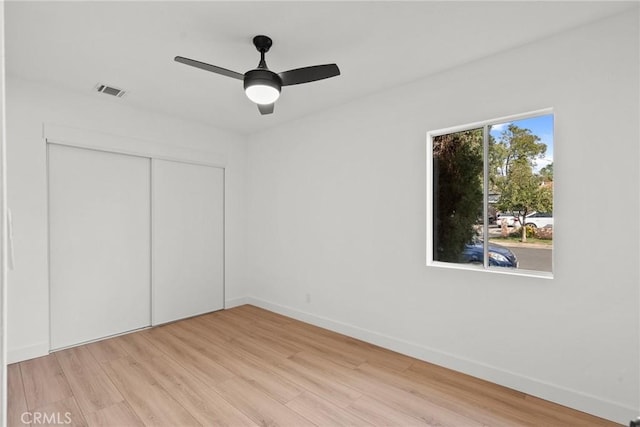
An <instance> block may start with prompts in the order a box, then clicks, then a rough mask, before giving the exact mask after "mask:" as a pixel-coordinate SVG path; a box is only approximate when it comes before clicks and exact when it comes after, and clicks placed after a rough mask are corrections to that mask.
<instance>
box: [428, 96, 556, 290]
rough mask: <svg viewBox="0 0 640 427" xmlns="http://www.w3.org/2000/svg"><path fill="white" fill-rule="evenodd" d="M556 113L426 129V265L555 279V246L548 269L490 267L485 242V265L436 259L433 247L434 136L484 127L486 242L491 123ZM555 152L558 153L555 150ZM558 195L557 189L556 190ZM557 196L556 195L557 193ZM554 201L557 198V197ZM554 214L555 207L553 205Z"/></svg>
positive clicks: (546, 111) (548, 110)
mask: <svg viewBox="0 0 640 427" xmlns="http://www.w3.org/2000/svg"><path fill="white" fill-rule="evenodd" d="M549 114H554V111H553V108H544V109H540V110H534V111H529V112H527V113H521V114H514V115H510V116H504V117H499V118H496V119H490V120H483V121H480V122H475V123H468V124H466V125H460V126H453V127H448V128H443V129H438V130H433V131H429V132H427V158H426V164H427V191H426V194H427V218H426V219H427V224H426V225H427V228H426V230H427V235H426V243H427V259H426V265H427V267H438V268H448V269H456V270H473V271H483V272H490V273H497V274H508V275H513V276H527V277H538V278H544V279H553V270H554V268H553V265H554V264H555V262H554V259H555V250H554V249H551V250H552V251H553V252H552V253H551V264H552V268H551V270H552V271H551V272H548V271H538V270H524V269H520V268H518V269H510V268H504V267H490V266H489V257H488V247H489V245H488V244H485V245H484V256H483V265H473V264H457V263H453V262H443V261H436V260H434V259H433V255H434V248H433V216H434V212H433V172H434V171H433V138H434V137H437V136H442V135H447V134H450V133H456V132H463V131H467V130H471V129H479V128H482V129H483V136H484V141H483V160H482V161H483V175H484V177H483V187H482V198H483V226H482V230H483V240H484V242H487V243H488V242H489V227H488V226H489V223H488V222H489V218H488V216H487V212H488V208H489V202H488V193H489V191H488V187H489V167H488V158H489V156H488V155H489V144H488V140H489V127H490V126H492V125H497V124H502V123H506V122H514V121H518V120H524V119H529V118H532V117H538V116H544V115H549ZM554 138H555V120H554ZM554 156H555V153H554ZM554 195H555V192H554ZM554 199H555V196H554ZM554 205H555V200H554ZM554 216H555V209H554Z"/></svg>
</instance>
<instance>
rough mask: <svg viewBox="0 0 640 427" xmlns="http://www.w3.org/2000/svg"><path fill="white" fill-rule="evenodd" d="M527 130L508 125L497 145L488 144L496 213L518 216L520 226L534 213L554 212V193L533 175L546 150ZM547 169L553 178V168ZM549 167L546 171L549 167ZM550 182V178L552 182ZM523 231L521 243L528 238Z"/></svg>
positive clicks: (494, 143) (542, 180)
mask: <svg viewBox="0 0 640 427" xmlns="http://www.w3.org/2000/svg"><path fill="white" fill-rule="evenodd" d="M539 141H540V138H539V137H538V136H536V135H533V134H532V133H531V131H530V130H529V129H523V128H520V127H518V126H516V125H513V124H510V125H509V126H508V127H507V129H506V130H505V131H504V132H503V133H502V135H500V138H499V139H498V140H497V141H496V140H493V141H490V148H489V152H490V159H489V164H490V166H491V168H492V170H491V171H490V177H489V179H490V183H491V185H492V186H494V187H495V189H496V190H497V192H498V193H499V194H500V199H499V202H498V209H500V210H502V211H512V212H515V213H517V215H518V218H519V219H520V223H521V224H524V218H525V217H526V216H527V215H528V214H529V213H532V212H534V211H541V212H551V211H553V193H552V190H551V188H550V187H549V186H547V185H543V182H544V179H543V177H542V176H541V175H537V174H534V173H533V167H534V166H535V161H536V159H538V158H541V157H543V156H544V154H545V152H546V149H547V146H546V144H544V143H542V142H539ZM549 166H550V168H549V169H547V171H548V172H550V174H551V177H553V164H551V165H549ZM549 166H548V167H549ZM552 179H553V178H552ZM522 228H523V231H522V241H526V239H527V235H526V231H525V229H524V227H522Z"/></svg>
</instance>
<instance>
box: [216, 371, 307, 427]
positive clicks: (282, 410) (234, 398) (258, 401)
mask: <svg viewBox="0 0 640 427" xmlns="http://www.w3.org/2000/svg"><path fill="white" fill-rule="evenodd" d="M213 388H214V389H215V390H216V391H217V392H218V393H220V395H222V397H224V398H225V400H227V401H228V402H229V403H231V404H232V405H234V406H236V407H239V408H242V411H243V412H244V413H245V414H246V415H247V416H248V417H249V418H251V419H252V420H253V421H254V422H255V423H257V424H258V425H260V426H296V427H303V426H313V425H314V424H313V423H311V422H310V421H309V420H307V419H306V418H303V417H301V416H300V415H298V414H297V413H296V412H294V411H292V410H291V409H289V408H287V407H286V406H284V405H282V404H281V403H279V402H277V401H276V400H274V399H272V398H270V397H269V396H267V395H266V394H264V393H262V392H261V391H258V390H256V389H254V388H253V387H251V384H249V383H247V382H246V381H244V380H243V379H240V378H235V379H231V380H227V381H225V382H223V383H219V384H216V385H214V386H213Z"/></svg>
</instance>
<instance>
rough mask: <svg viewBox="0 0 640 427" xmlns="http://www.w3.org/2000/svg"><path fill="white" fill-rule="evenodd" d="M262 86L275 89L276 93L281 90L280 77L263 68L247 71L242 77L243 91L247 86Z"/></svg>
mask: <svg viewBox="0 0 640 427" xmlns="http://www.w3.org/2000/svg"><path fill="white" fill-rule="evenodd" d="M256 85H264V86H271V87H273V88H275V89H276V90H277V91H278V92H280V89H282V80H281V79H280V76H278V75H277V74H276V73H274V72H273V71H270V70H266V69H263V68H256V69H255V70H251V71H247V72H246V73H245V75H244V88H245V90H246V89H247V88H248V87H249V86H256Z"/></svg>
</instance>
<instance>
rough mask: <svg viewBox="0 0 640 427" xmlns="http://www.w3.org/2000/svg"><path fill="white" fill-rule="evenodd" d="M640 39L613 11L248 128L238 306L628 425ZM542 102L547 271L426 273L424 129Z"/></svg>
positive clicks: (634, 356) (632, 404)
mask: <svg viewBox="0 0 640 427" xmlns="http://www.w3.org/2000/svg"><path fill="white" fill-rule="evenodd" d="M638 36H639V34H638V15H637V14H635V15H634V14H633V13H631V14H626V15H624V16H617V17H614V18H612V19H609V20H606V21H601V22H599V23H596V24H593V25H590V26H586V27H581V28H578V29H575V30H572V31H570V32H566V33H564V34H561V35H556V36H554V37H552V38H548V39H545V40H542V41H539V42H536V43H533V44H530V45H527V46H524V47H521V48H518V49H515V50H511V51H508V52H505V53H502V54H499V55H496V56H493V57H490V58H486V59H484V60H482V61H478V62H474V63H471V64H467V65H466V66H463V67H459V68H456V69H453V70H450V71H447V72H444V73H442V74H439V75H436V76H432V77H430V78H426V79H424V80H422V81H418V82H415V83H413V84H409V85H406V86H402V87H399V88H397V89H395V90H393V91H388V92H384V93H379V94H377V95H374V96H370V97H367V98H364V99H360V100H357V101H355V102H352V103H349V104H347V105H344V106H342V107H340V108H336V109H333V110H331V111H328V112H326V113H323V114H318V115H315V116H312V117H308V118H306V119H303V120H300V121H297V122H294V123H289V124H288V125H285V126H281V127H279V128H276V129H273V130H271V131H268V132H265V133H261V134H258V135H254V136H253V137H251V138H250V141H249V148H248V150H249V160H248V169H247V170H248V181H247V185H248V191H249V192H248V228H247V233H248V234H247V236H248V246H247V248H248V249H247V250H248V260H249V266H248V273H247V274H248V280H249V282H250V292H251V294H250V296H251V297H252V298H248V299H246V301H251V302H253V303H256V304H258V305H262V306H264V307H267V308H271V309H274V310H276V311H280V312H282V313H286V314H289V315H292V316H294V317H298V318H301V319H304V320H307V321H311V322H313V323H317V324H320V325H324V326H327V327H330V328H333V329H335V330H339V331H343V332H346V333H348V334H350V335H354V336H358V337H361V338H364V339H366V340H369V341H372V342H376V343H379V344H382V345H385V346H388V347H391V348H394V349H397V350H400V351H403V352H406V353H409V354H412V355H415V356H417V357H420V358H424V359H427V360H430V361H433V362H435V363H439V364H442V365H445V366H449V367H452V368H454V369H458V370H461V371H464V372H468V373H471V374H473V375H477V376H479V377H483V378H487V379H489V380H492V381H495V382H498V383H501V384H504V385H507V386H510V387H513V388H516V389H520V390H523V391H525V392H529V393H531V394H534V395H538V396H541V397H543V398H546V399H550V400H554V401H556V402H560V403H563V404H566V405H569V406H572V407H574V408H578V409H581V410H583V411H586V412H590V413H594V414H596V415H600V416H603V417H607V418H610V419H614V420H616V421H618V422H622V423H628V421H629V419H631V418H632V417H635V416H637V415H638V412H640V410H639V409H640V408H639V407H638V402H639V400H640V391H639V387H640V384H639V381H638V378H639V375H640V371H639V366H638V364H639V362H638V361H639V360H640V354H639V344H640V343H639V336H640V326H639V319H638V302H639V290H638V283H639V279H640V277H639V271H638V260H639V259H640V251H639V243H638V238H639V237H640V233H639V227H638V222H637V212H638V208H639V207H640V206H639V197H638V196H639V194H638V182H639V177H640V176H639V173H638V166H637V164H638V163H637V162H638V159H639V154H640V153H639V149H638V146H639V144H638V141H639V118H638V117H639V114H640V110H639V105H638V104H639V102H638V94H639V85H638V75H640V74H639V73H640V70H639V66H638V62H639V53H638V49H639V42H638ZM417 54H419V53H417ZM434 60H435V59H434ZM546 107H553V108H554V109H555V114H556V115H555V121H556V131H555V140H554V141H555V142H554V159H555V163H556V167H555V171H554V172H555V182H556V187H555V207H554V215H555V219H556V230H555V236H554V237H555V239H554V244H555V249H554V251H555V253H554V257H555V268H554V275H555V278H554V279H553V280H548V279H538V278H530V277H514V276H509V275H498V274H489V273H482V272H470V271H458V270H450V269H438V268H427V267H425V239H426V227H425V191H426V189H425V173H426V172H425V139H426V138H425V134H426V132H427V131H429V130H435V129H439V128H445V127H449V126H454V125H461V124H465V123H470V122H475V121H480V120H485V119H492V118H497V117H502V116H506V115H510V114H515V113H523V112H527V111H533V110H537V109H540V108H546ZM627 214H628V215H627ZM616 219H620V220H621V222H619V223H617V224H616V223H615V222H614V221H615V220H616ZM307 294H309V296H310V302H309V303H307V302H306V297H307Z"/></svg>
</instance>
